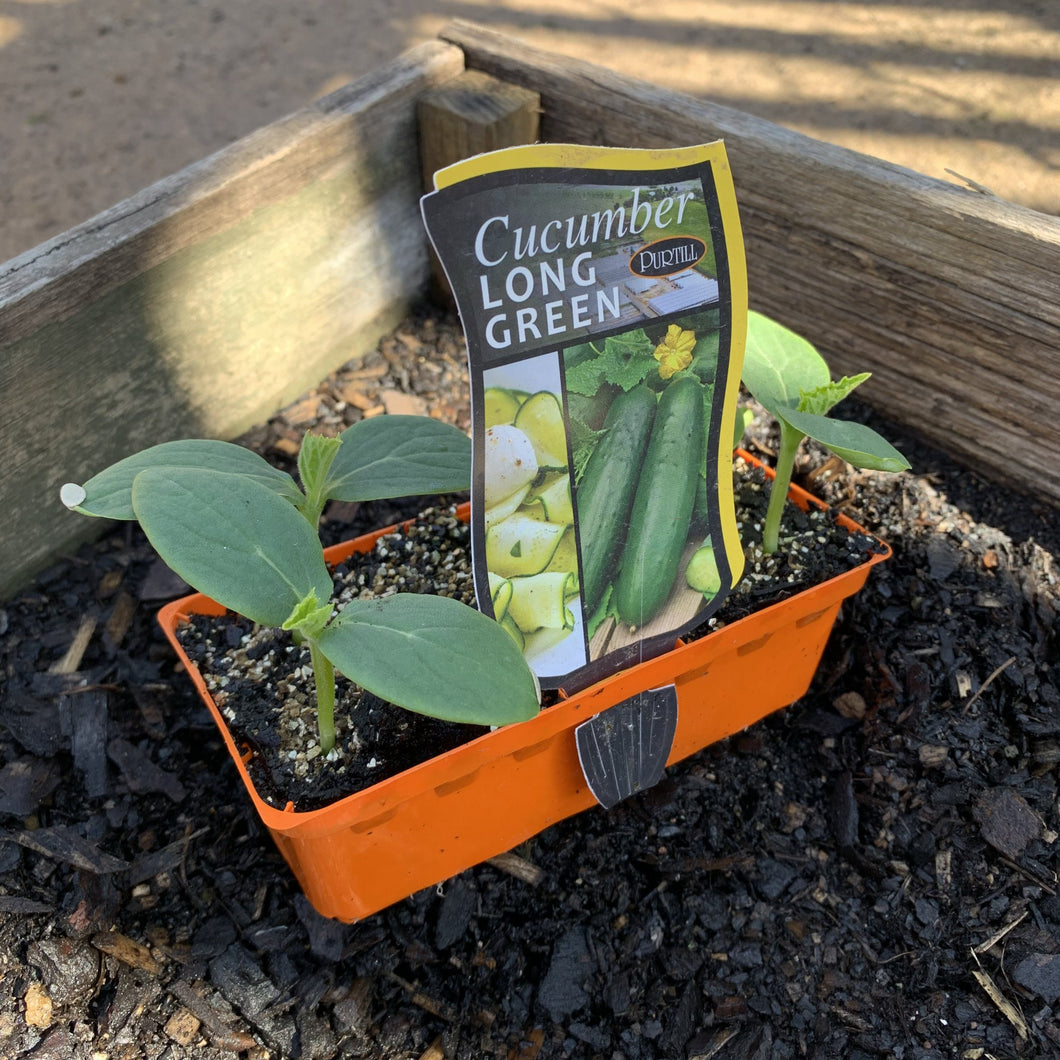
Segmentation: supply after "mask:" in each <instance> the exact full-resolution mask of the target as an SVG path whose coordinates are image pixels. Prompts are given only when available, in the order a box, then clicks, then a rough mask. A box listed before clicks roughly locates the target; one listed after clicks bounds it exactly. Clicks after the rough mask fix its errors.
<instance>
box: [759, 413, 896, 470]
mask: <svg viewBox="0 0 1060 1060" xmlns="http://www.w3.org/2000/svg"><path fill="white" fill-rule="evenodd" d="M780 415H781V417H782V418H783V419H785V420H786V421H787V422H788V423H789V424H791V426H792V427H794V428H795V430H797V431H799V432H800V433H802V434H805V435H809V437H811V438H814V439H816V440H817V441H818V442H820V443H821V444H822V445H823V446H825V447H827V448H828V449H831V450H832V452H833V453H835V454H836V456H838V457H841V458H842V459H843V460H846V461H847V463H850V464H853V465H854V466H855V467H864V468H869V469H871V470H873V471H906V470H908V469H909V461H908V460H906V458H905V457H904V456H902V454H901V453H900V452H898V450H897V449H895V447H894V446H893V445H891V443H890V442H888V441H887V440H886V439H885V438H882V437H881V436H880V435H878V434H877V433H876V432H875V431H874V430H873V429H872V428H871V427H866V426H865V424H863V423H851V422H849V421H847V420H833V419H829V418H828V417H826V416H816V415H814V414H813V413H811V412H796V411H795V410H794V409H784V410H783V412H781V414H780Z"/></svg>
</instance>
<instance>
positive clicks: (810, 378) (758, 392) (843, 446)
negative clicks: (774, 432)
mask: <svg viewBox="0 0 1060 1060" xmlns="http://www.w3.org/2000/svg"><path fill="white" fill-rule="evenodd" d="M869 375H870V373H869V372H862V373H861V374H860V375H855V376H844V377H843V378H842V379H839V380H835V381H833V380H832V376H831V372H830V371H829V369H828V365H827V364H826V363H825V360H824V358H823V357H822V356H821V355H820V354H819V353H818V352H817V350H816V349H815V348H814V347H813V346H812V345H811V344H810V343H809V342H808V341H807V340H806V339H804V338H803V337H802V336H801V335H797V334H796V333H795V332H794V331H790V330H789V329H788V328H786V327H784V326H783V325H781V324H778V323H777V322H776V321H775V320H770V319H769V317H766V316H763V315H762V314H761V313H755V312H750V313H748V314H747V348H746V350H745V353H744V361H743V377H742V378H743V384H744V386H745V387H747V389H748V390H749V391H750V392H751V395H752V397H754V399H755V400H756V401H757V402H758V403H759V404H760V405H762V406H763V408H765V409H766V411H767V412H769V413H770V414H771V415H773V416H774V417H775V418H776V420H777V422H778V423H779V424H780V451H779V452H778V454H777V466H776V478H775V479H774V480H773V486H772V488H771V492H770V496H769V507H768V509H767V510H766V520H765V526H764V528H763V532H762V551H763V552H765V553H766V554H769V553H773V552H776V550H777V545H778V542H779V537H780V519H781V515H782V513H783V510H784V501H785V499H786V498H787V495H788V488H789V486H790V485H791V472H792V468H793V467H794V465H795V455H796V453H797V452H798V448H799V446H800V445H801V444H802V440H803V439H804V438H813V439H814V440H815V441H818V442H820V443H821V444H822V445H823V446H825V447H826V448H827V449H830V450H831V451H832V452H833V453H835V454H836V456H838V457H841V458H842V459H843V460H846V461H847V462H848V463H850V464H853V465H854V466H855V467H863V468H869V469H871V470H874V471H906V470H908V468H909V461H908V460H906V459H905V457H904V456H902V454H901V453H900V452H898V450H897V449H895V448H894V446H893V445H891V443H890V442H888V441H887V440H886V439H884V438H882V437H881V436H880V435H878V434H877V433H876V432H875V431H874V430H872V429H871V428H870V427H866V426H865V425H864V424H862V423H850V422H848V421H846V420H833V419H829V417H828V413H829V412H830V411H831V409H832V408H833V407H834V406H835V405H836V404H837V403H838V402H840V401H842V400H843V398H845V397H846V396H847V395H848V394H849V393H850V392H851V391H852V390H854V388H855V387H858V386H860V385H861V384H862V383H864V382H865V380H866V379H868V378H869Z"/></svg>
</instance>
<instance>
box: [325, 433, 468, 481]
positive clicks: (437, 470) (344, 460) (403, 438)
mask: <svg viewBox="0 0 1060 1060" xmlns="http://www.w3.org/2000/svg"><path fill="white" fill-rule="evenodd" d="M340 438H341V439H342V447H341V448H340V449H339V451H338V454H337V455H336V457H335V459H334V460H333V461H332V463H331V466H330V467H329V468H328V472H327V478H326V480H325V485H324V491H325V494H326V496H327V497H328V498H329V499H333V500H340V501H375V500H380V499H381V498H385V497H413V496H423V495H424V494H429V493H451V492H453V491H456V490H467V489H470V488H471V439H470V438H468V436H467V435H466V434H464V433H463V432H462V431H459V430H457V429H456V428H455V427H452V426H450V425H449V424H447V423H441V422H440V421H438V420H432V419H429V418H427V417H425V416H375V417H373V418H371V419H367V420H360V421H359V422H357V423H355V424H354V425H353V426H352V427H349V428H347V429H346V430H345V431H343V432H342V434H341V435H340Z"/></svg>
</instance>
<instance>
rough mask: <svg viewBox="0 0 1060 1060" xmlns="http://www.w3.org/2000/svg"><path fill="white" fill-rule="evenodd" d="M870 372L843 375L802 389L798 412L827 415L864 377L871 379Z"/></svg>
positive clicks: (863, 380)
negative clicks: (826, 382)
mask: <svg viewBox="0 0 1060 1060" xmlns="http://www.w3.org/2000/svg"><path fill="white" fill-rule="evenodd" d="M871 378H872V373H871V372H861V373H860V374H859V375H845V376H843V378H842V379H836V380H834V381H832V382H829V383H828V384H826V385H825V386H819V387H815V388H814V389H813V390H804V391H802V393H801V394H800V395H799V404H798V406H797V408H798V410H799V412H812V413H814V414H815V415H817V416H827V415H828V413H829V412H830V411H831V410H832V408H833V407H834V406H836V405H838V404H839V402H840V401H842V400H843V398H845V397H846V396H847V395H848V394H850V393H851V392H853V390H854V389H855V388H857V387H859V386H861V384H862V383H864V382H865V380H866V379H871Z"/></svg>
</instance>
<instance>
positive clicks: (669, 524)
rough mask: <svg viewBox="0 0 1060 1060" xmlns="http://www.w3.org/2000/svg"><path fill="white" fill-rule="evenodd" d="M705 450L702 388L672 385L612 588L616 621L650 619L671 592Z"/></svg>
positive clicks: (692, 383)
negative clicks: (613, 590)
mask: <svg viewBox="0 0 1060 1060" xmlns="http://www.w3.org/2000/svg"><path fill="white" fill-rule="evenodd" d="M704 444H705V441H704V430H703V392H702V386H701V384H700V383H699V382H698V380H696V379H695V378H694V377H692V376H684V377H682V378H679V379H675V380H674V381H673V382H672V383H670V384H669V385H668V386H667V388H666V389H665V390H664V391H663V392H662V395H661V396H660V398H659V408H658V411H657V412H656V414H655V423H654V425H653V427H652V432H651V440H650V441H649V442H648V451H647V454H646V455H645V458H644V464H643V466H642V468H641V475H640V482H639V483H638V485H637V492H636V496H635V498H634V501H633V509H632V512H631V514H630V522H629V533H628V534H627V535H626V545H625V548H624V549H623V551H622V560H621V564H620V568H619V573H618V580H617V582H616V583H615V608H616V610H617V612H618V617H619V618H620V619H621V620H622V621H623V622H625V623H627V624H628V625H630V626H635V627H636V626H642V625H644V624H645V623H646V622H648V621H650V620H651V619H652V618H654V617H655V615H656V613H657V612H658V610H659V608H660V607H662V605H663V603H664V602H665V601H666V599H667V597H669V595H670V593H671V591H672V589H673V585H674V579H675V577H676V575H677V568H678V566H679V565H680V562H681V553H682V551H683V550H684V547H685V544H686V543H687V541H688V534H689V528H690V526H691V522H692V508H693V505H694V504H695V499H696V481H697V479H698V478H699V468H700V465H701V464H702V463H703V450H704Z"/></svg>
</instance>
